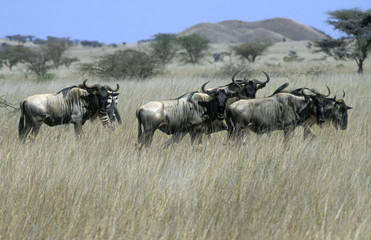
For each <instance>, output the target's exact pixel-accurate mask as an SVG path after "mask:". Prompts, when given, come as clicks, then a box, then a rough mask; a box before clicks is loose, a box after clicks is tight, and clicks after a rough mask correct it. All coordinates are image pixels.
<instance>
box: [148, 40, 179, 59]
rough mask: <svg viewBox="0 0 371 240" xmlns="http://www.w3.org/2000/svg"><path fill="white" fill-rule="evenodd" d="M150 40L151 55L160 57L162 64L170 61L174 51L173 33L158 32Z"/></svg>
mask: <svg viewBox="0 0 371 240" xmlns="http://www.w3.org/2000/svg"><path fill="white" fill-rule="evenodd" d="M154 37H155V38H154V40H153V41H152V42H151V45H150V47H151V49H152V55H153V56H154V57H156V58H158V59H160V61H161V63H162V64H166V63H168V62H170V61H171V60H172V59H173V57H174V56H175V53H176V50H177V49H176V46H175V41H176V37H175V35H174V34H167V33H159V34H156V35H155V36H154Z"/></svg>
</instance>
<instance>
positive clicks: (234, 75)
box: [232, 71, 240, 83]
mask: <svg viewBox="0 0 371 240" xmlns="http://www.w3.org/2000/svg"><path fill="white" fill-rule="evenodd" d="M239 72H240V71H237V72H235V73H234V74H233V76H232V82H234V83H235V81H234V78H235V77H236V75H237V74H238V73H239Z"/></svg>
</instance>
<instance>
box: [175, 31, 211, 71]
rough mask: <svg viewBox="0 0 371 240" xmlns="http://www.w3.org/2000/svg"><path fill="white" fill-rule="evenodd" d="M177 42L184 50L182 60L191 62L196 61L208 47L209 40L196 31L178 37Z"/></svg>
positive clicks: (194, 62) (203, 54)
mask: <svg viewBox="0 0 371 240" xmlns="http://www.w3.org/2000/svg"><path fill="white" fill-rule="evenodd" d="M177 42H178V43H179V44H180V46H181V47H182V48H183V49H184V50H185V51H186V54H185V55H184V56H183V61H184V62H189V63H192V64H196V63H198V62H199V61H200V59H201V58H202V57H204V56H205V53H206V51H207V50H208V49H209V48H210V45H209V43H210V42H209V40H207V39H206V38H204V37H202V36H201V35H199V34H197V33H193V34H190V35H186V36H181V37H178V39H177Z"/></svg>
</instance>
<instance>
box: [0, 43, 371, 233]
mask: <svg viewBox="0 0 371 240" xmlns="http://www.w3.org/2000/svg"><path fill="white" fill-rule="evenodd" d="M304 46H305V43H303V42H297V43H295V42H286V43H280V44H276V45H274V46H273V47H272V48H271V49H270V51H268V52H267V53H266V54H265V56H263V57H261V58H260V60H259V61H258V62H257V63H256V64H253V65H252V66H251V67H252V69H253V72H254V75H253V76H249V77H251V78H252V77H254V78H258V79H264V75H263V74H262V73H261V70H264V71H266V72H267V73H268V74H270V76H271V82H270V83H269V84H267V87H266V88H264V89H262V90H261V91H259V92H258V96H257V97H264V96H267V95H269V94H271V93H272V92H273V91H274V90H275V89H276V88H277V87H278V86H280V85H281V84H283V83H284V82H289V83H290V86H291V87H292V88H296V87H302V86H307V87H313V88H316V89H318V90H319V91H321V92H324V93H325V92H326V87H325V85H326V84H327V85H328V86H329V87H330V88H331V90H332V95H331V96H334V94H336V95H337V96H338V97H341V96H342V94H343V93H342V90H345V92H346V96H345V102H346V103H347V105H350V106H352V107H353V109H352V110H350V111H349V112H348V113H349V121H348V129H347V130H345V131H341V130H338V131H336V130H335V128H334V127H333V126H331V125H330V124H326V123H325V124H324V125H323V126H321V127H319V126H315V127H314V128H313V130H314V131H315V132H316V135H317V137H316V138H315V139H313V140H311V141H309V140H304V139H303V129H302V128H301V127H298V128H297V129H296V131H295V134H294V135H293V136H292V138H291V139H290V140H289V141H288V142H287V143H284V142H283V136H282V132H279V131H277V132H273V133H272V134H270V135H263V136H257V135H255V134H247V135H246V139H245V143H244V144H243V145H242V146H240V145H236V144H235V143H233V142H227V141H226V132H219V133H215V134H213V135H211V137H210V138H208V137H204V139H203V140H204V141H203V144H202V145H200V146H192V145H191V144H190V141H189V137H188V136H186V137H185V138H184V139H183V141H181V142H180V143H179V144H177V145H173V146H170V147H169V148H166V149H164V148H162V146H161V145H162V143H163V142H165V141H166V140H168V139H169V136H167V135H165V134H163V133H161V132H156V133H155V137H154V142H153V144H152V147H151V148H149V149H147V150H143V151H141V152H139V151H138V150H137V149H136V147H135V143H136V138H137V121H136V118H135V110H136V109H137V108H138V107H139V106H140V105H142V104H144V103H146V102H148V101H150V100H161V99H169V98H175V97H177V96H180V95H181V94H183V93H185V92H188V91H192V90H199V89H200V86H201V85H202V84H203V83H204V82H206V81H208V80H210V83H209V85H210V87H211V86H219V85H223V84H226V83H228V82H230V77H221V76H220V75H216V72H218V71H219V70H220V68H221V64H214V63H207V62H206V63H204V64H203V65H197V66H190V65H180V64H172V65H171V66H169V67H168V69H167V71H166V72H165V74H163V75H160V76H157V77H153V78H151V79H149V80H145V81H136V80H130V81H119V82H118V83H119V84H120V96H119V97H120V99H119V105H118V108H119V111H120V113H121V118H122V120H123V124H122V125H118V126H117V127H116V130H115V131H113V132H112V131H106V130H105V129H104V128H103V127H102V126H101V124H100V122H99V121H98V120H97V121H92V122H90V121H88V122H87V123H86V124H85V125H84V127H83V137H82V139H81V140H80V141H77V140H76V139H75V136H74V131H73V126H72V125H64V126H60V127H54V128H50V127H48V126H46V125H44V126H42V128H41V130H40V133H39V135H38V136H37V138H36V139H35V141H33V142H31V141H28V142H26V143H25V144H23V143H21V142H20V141H19V140H18V135H17V129H18V120H19V112H18V111H17V110H14V109H12V108H0V126H1V135H0V156H1V160H0V199H1V201H0V239H362V240H363V239H371V161H370V159H371V150H370V148H371V136H370V134H371V126H370V119H371V71H370V68H371V64H370V61H369V60H368V61H366V62H365V63H366V66H365V73H364V74H363V75H362V76H359V75H358V74H356V64H355V63H354V62H352V61H346V62H334V61H331V60H329V59H328V60H319V58H321V57H322V55H311V54H309V53H308V51H309V50H307V49H306V48H305V47H304ZM217 47H220V46H217ZM289 49H294V50H295V51H297V53H298V55H299V56H300V57H304V61H302V62H291V63H285V62H283V61H282V57H283V56H285V55H287V54H288V50H289ZM94 51H98V50H94ZM99 51H102V52H98V53H97V52H93V50H91V49H90V51H89V49H71V50H70V52H69V54H70V55H73V56H80V59H83V60H84V59H89V56H97V55H99V54H103V52H104V51H105V52H108V51H109V50H99ZM317 58H318V59H317ZM340 64H341V65H340ZM0 74H1V79H0V82H1V88H0V96H2V97H3V98H4V99H6V100H7V101H8V102H9V103H18V102H20V101H21V100H22V99H23V98H25V97H26V96H30V95H33V94H37V93H48V92H56V91H59V90H60V89H62V88H65V87H68V86H71V85H76V84H79V83H81V82H82V80H83V79H84V76H81V75H80V74H79V73H78V72H77V71H75V69H74V68H72V69H71V70H67V69H63V68H61V69H59V70H58V71H57V72H56V74H57V75H56V76H57V77H56V79H55V80H53V81H50V82H42V83H36V82H34V81H33V80H32V78H31V77H29V76H28V75H26V74H25V72H24V70H22V69H21V68H20V67H19V68H16V69H15V70H14V71H12V72H9V71H7V70H6V69H5V68H3V69H1V70H0ZM89 82H90V83H96V82H102V83H108V84H109V85H111V86H114V85H115V83H116V82H114V81H110V82H105V81H101V80H99V79H95V78H89V81H88V83H89ZM209 85H208V86H209Z"/></svg>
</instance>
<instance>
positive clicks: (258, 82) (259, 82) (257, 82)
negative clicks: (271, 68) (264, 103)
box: [252, 71, 270, 84]
mask: <svg viewBox="0 0 371 240" xmlns="http://www.w3.org/2000/svg"><path fill="white" fill-rule="evenodd" d="M262 72H263V73H264V74H265V76H266V77H267V80H266V81H265V82H261V81H259V80H257V79H253V80H252V81H253V82H254V83H256V84H267V83H268V82H269V80H270V77H269V75H268V74H267V73H266V72H264V71H262Z"/></svg>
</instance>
